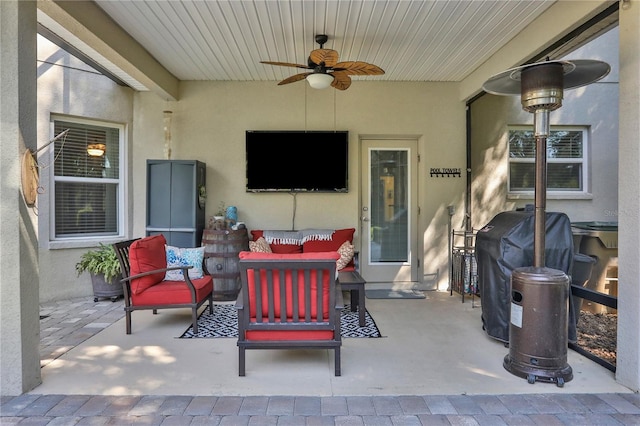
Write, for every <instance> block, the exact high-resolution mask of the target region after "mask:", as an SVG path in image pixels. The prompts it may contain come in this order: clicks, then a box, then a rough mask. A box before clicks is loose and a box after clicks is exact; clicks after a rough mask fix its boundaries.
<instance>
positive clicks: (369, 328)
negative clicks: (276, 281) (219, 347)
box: [180, 304, 382, 339]
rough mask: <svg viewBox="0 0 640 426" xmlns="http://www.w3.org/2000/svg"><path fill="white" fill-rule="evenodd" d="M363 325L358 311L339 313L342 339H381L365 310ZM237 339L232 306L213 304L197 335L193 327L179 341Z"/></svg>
mask: <svg viewBox="0 0 640 426" xmlns="http://www.w3.org/2000/svg"><path fill="white" fill-rule="evenodd" d="M364 319H365V324H364V327H360V326H359V324H358V311H356V312H351V308H350V305H345V306H344V309H342V311H341V313H340V331H341V333H340V334H341V335H342V337H382V335H381V334H380V330H378V326H377V325H376V323H375V321H374V320H373V318H372V317H371V315H370V314H369V311H367V310H365V315H364ZM216 337H233V338H237V337H238V311H237V310H236V307H235V305H234V304H214V305H213V315H212V314H210V313H209V307H208V306H207V307H206V308H205V310H204V311H202V313H201V314H200V316H199V317H198V333H197V334H194V333H193V325H191V326H189V328H188V329H187V330H186V331H185V332H184V333H182V335H181V336H180V338H181V339H189V338H196V339H200V338H204V339H206V338H216Z"/></svg>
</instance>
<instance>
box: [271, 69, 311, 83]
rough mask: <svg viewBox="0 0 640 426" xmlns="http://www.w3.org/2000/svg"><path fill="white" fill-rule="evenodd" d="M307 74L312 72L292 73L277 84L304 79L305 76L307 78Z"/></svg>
mask: <svg viewBox="0 0 640 426" xmlns="http://www.w3.org/2000/svg"><path fill="white" fill-rule="evenodd" d="M309 74H313V73H312V72H303V73H300V74H296V75H292V76H291V77H288V78H285V79H284V80H282V81H281V82H280V83H278V86H282V85H283V84H289V83H295V82H296V81H300V80H304V79H305V78H307V76H308V75H309Z"/></svg>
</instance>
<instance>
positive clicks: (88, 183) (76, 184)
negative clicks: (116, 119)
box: [53, 120, 123, 239]
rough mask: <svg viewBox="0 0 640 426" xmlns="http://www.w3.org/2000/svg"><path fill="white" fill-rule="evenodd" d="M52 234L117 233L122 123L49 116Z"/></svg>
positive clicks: (72, 235)
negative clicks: (55, 137)
mask: <svg viewBox="0 0 640 426" xmlns="http://www.w3.org/2000/svg"><path fill="white" fill-rule="evenodd" d="M66 129H69V132H68V133H67V135H66V136H65V137H63V138H61V139H58V140H57V141H56V142H55V149H54V162H53V169H54V173H53V174H54V191H53V194H54V197H53V198H54V215H55V220H54V223H55V227H54V228H55V229H54V237H55V238H56V239H64V238H76V237H91V236H112V235H119V233H120V232H119V231H120V229H119V226H120V225H119V222H120V221H119V219H118V218H119V217H120V216H121V215H120V212H119V208H120V206H119V204H120V202H119V200H120V199H121V195H122V194H120V191H121V190H122V187H123V186H122V182H121V164H120V157H121V155H120V151H121V147H122V133H123V128H122V127H119V126H113V127H109V126H105V125H104V123H91V122H85V121H82V122H73V121H61V120H55V121H54V134H56V135H57V134H59V133H61V132H63V131H64V130H66Z"/></svg>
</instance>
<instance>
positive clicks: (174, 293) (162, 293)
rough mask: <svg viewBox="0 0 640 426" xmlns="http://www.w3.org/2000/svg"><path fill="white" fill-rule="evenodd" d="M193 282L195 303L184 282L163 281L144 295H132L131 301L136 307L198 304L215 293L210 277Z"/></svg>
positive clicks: (206, 276)
mask: <svg viewBox="0 0 640 426" xmlns="http://www.w3.org/2000/svg"><path fill="white" fill-rule="evenodd" d="M191 282H192V283H193V286H194V287H195V288H196V300H195V301H194V300H192V299H191V291H190V290H189V286H187V283H186V282H184V281H162V282H160V283H158V284H156V285H154V286H153V287H149V288H148V289H147V290H146V291H144V292H142V293H139V294H132V295H131V301H132V302H133V304H134V305H135V306H145V305H170V304H186V303H196V302H200V301H202V300H203V299H204V298H206V297H207V296H208V295H209V293H211V292H212V291H213V279H212V278H211V276H210V275H205V276H204V277H202V278H198V279H195V280H194V279H192V280H191Z"/></svg>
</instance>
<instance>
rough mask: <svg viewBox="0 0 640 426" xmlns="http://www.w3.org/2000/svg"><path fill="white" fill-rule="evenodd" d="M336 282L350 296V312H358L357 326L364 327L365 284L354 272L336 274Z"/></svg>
mask: <svg viewBox="0 0 640 426" xmlns="http://www.w3.org/2000/svg"><path fill="white" fill-rule="evenodd" d="M338 282H339V283H340V286H341V287H342V289H343V290H348V291H349V293H350V296H351V312H355V311H356V309H357V310H358V325H359V326H360V327H364V325H365V321H364V313H365V310H366V309H365V306H364V301H365V294H364V285H365V284H366V283H367V282H366V281H365V280H364V278H362V276H361V275H360V274H359V273H358V272H356V271H341V272H338Z"/></svg>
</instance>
